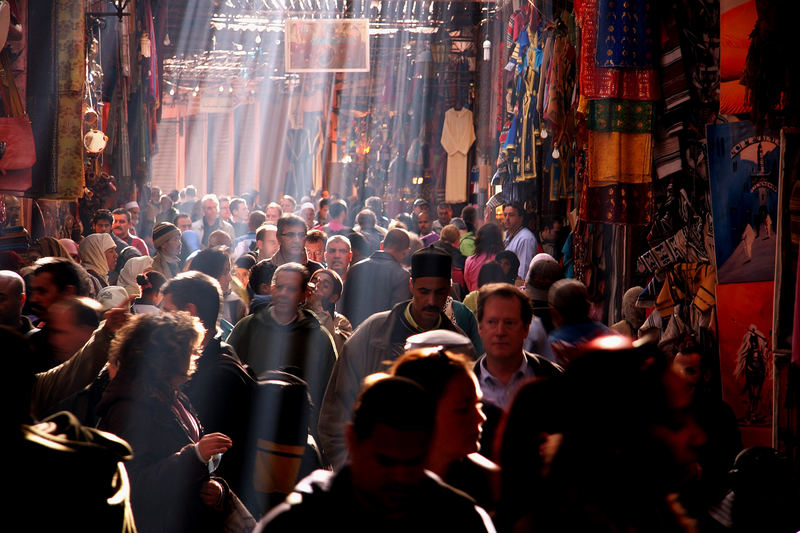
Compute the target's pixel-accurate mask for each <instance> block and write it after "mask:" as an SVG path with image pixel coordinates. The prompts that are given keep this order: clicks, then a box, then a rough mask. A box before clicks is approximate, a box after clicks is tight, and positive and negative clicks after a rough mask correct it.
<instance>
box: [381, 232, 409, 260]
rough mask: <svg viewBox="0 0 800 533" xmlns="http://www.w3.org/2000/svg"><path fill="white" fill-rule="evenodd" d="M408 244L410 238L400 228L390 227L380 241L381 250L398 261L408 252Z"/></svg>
mask: <svg viewBox="0 0 800 533" xmlns="http://www.w3.org/2000/svg"><path fill="white" fill-rule="evenodd" d="M410 246H411V239H410V238H409V236H408V232H407V231H406V230H404V229H402V228H392V229H390V230H389V231H387V232H386V236H385V237H384V238H383V242H382V243H381V250H383V251H384V252H386V253H388V254H389V255H391V256H392V257H394V258H395V259H396V260H397V262H398V263H400V262H402V261H403V258H405V256H406V254H407V253H408V249H409V247H410Z"/></svg>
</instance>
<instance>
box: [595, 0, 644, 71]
mask: <svg viewBox="0 0 800 533" xmlns="http://www.w3.org/2000/svg"><path fill="white" fill-rule="evenodd" d="M653 3H654V2H651V1H650V0H636V1H633V2H631V1H627V2H624V1H623V2H621V1H619V0H600V2H599V3H598V6H597V47H596V50H595V61H596V63H597V65H598V66H601V67H606V68H652V67H653V63H654V61H655V56H656V54H655V45H656V40H655V37H656V35H655V32H654V31H653Z"/></svg>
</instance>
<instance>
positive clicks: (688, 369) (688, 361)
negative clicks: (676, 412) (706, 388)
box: [672, 352, 702, 394]
mask: <svg viewBox="0 0 800 533" xmlns="http://www.w3.org/2000/svg"><path fill="white" fill-rule="evenodd" d="M672 368H673V370H675V372H677V373H678V375H679V376H680V377H681V378H682V379H683V381H684V382H685V383H686V385H687V387H688V390H689V392H690V393H692V394H693V393H694V391H695V390H696V389H697V385H698V384H699V383H700V379H701V378H702V375H701V372H700V354H699V353H680V352H679V353H678V354H677V355H676V356H675V359H673V360H672Z"/></svg>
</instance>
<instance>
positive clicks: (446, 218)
mask: <svg viewBox="0 0 800 533" xmlns="http://www.w3.org/2000/svg"><path fill="white" fill-rule="evenodd" d="M436 215H437V216H438V217H439V222H441V223H442V226H446V225H447V224H449V223H450V219H451V218H453V212H452V211H451V210H449V209H447V208H445V207H439V208H438V209H437V210H436Z"/></svg>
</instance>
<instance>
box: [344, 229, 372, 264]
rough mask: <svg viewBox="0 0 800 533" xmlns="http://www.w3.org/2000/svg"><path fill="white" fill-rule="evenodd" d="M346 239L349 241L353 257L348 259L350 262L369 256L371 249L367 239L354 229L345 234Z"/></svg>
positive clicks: (356, 261)
mask: <svg viewBox="0 0 800 533" xmlns="http://www.w3.org/2000/svg"><path fill="white" fill-rule="evenodd" d="M347 240H349V241H350V250H351V251H352V253H353V257H352V259H351V260H350V262H351V263H353V264H355V263H358V262H359V261H361V260H362V259H365V258H366V257H368V256H369V254H370V253H371V251H372V248H371V247H370V244H369V241H367V239H366V238H365V237H364V236H363V235H361V234H360V233H358V232H356V231H351V232H350V233H348V234H347Z"/></svg>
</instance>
